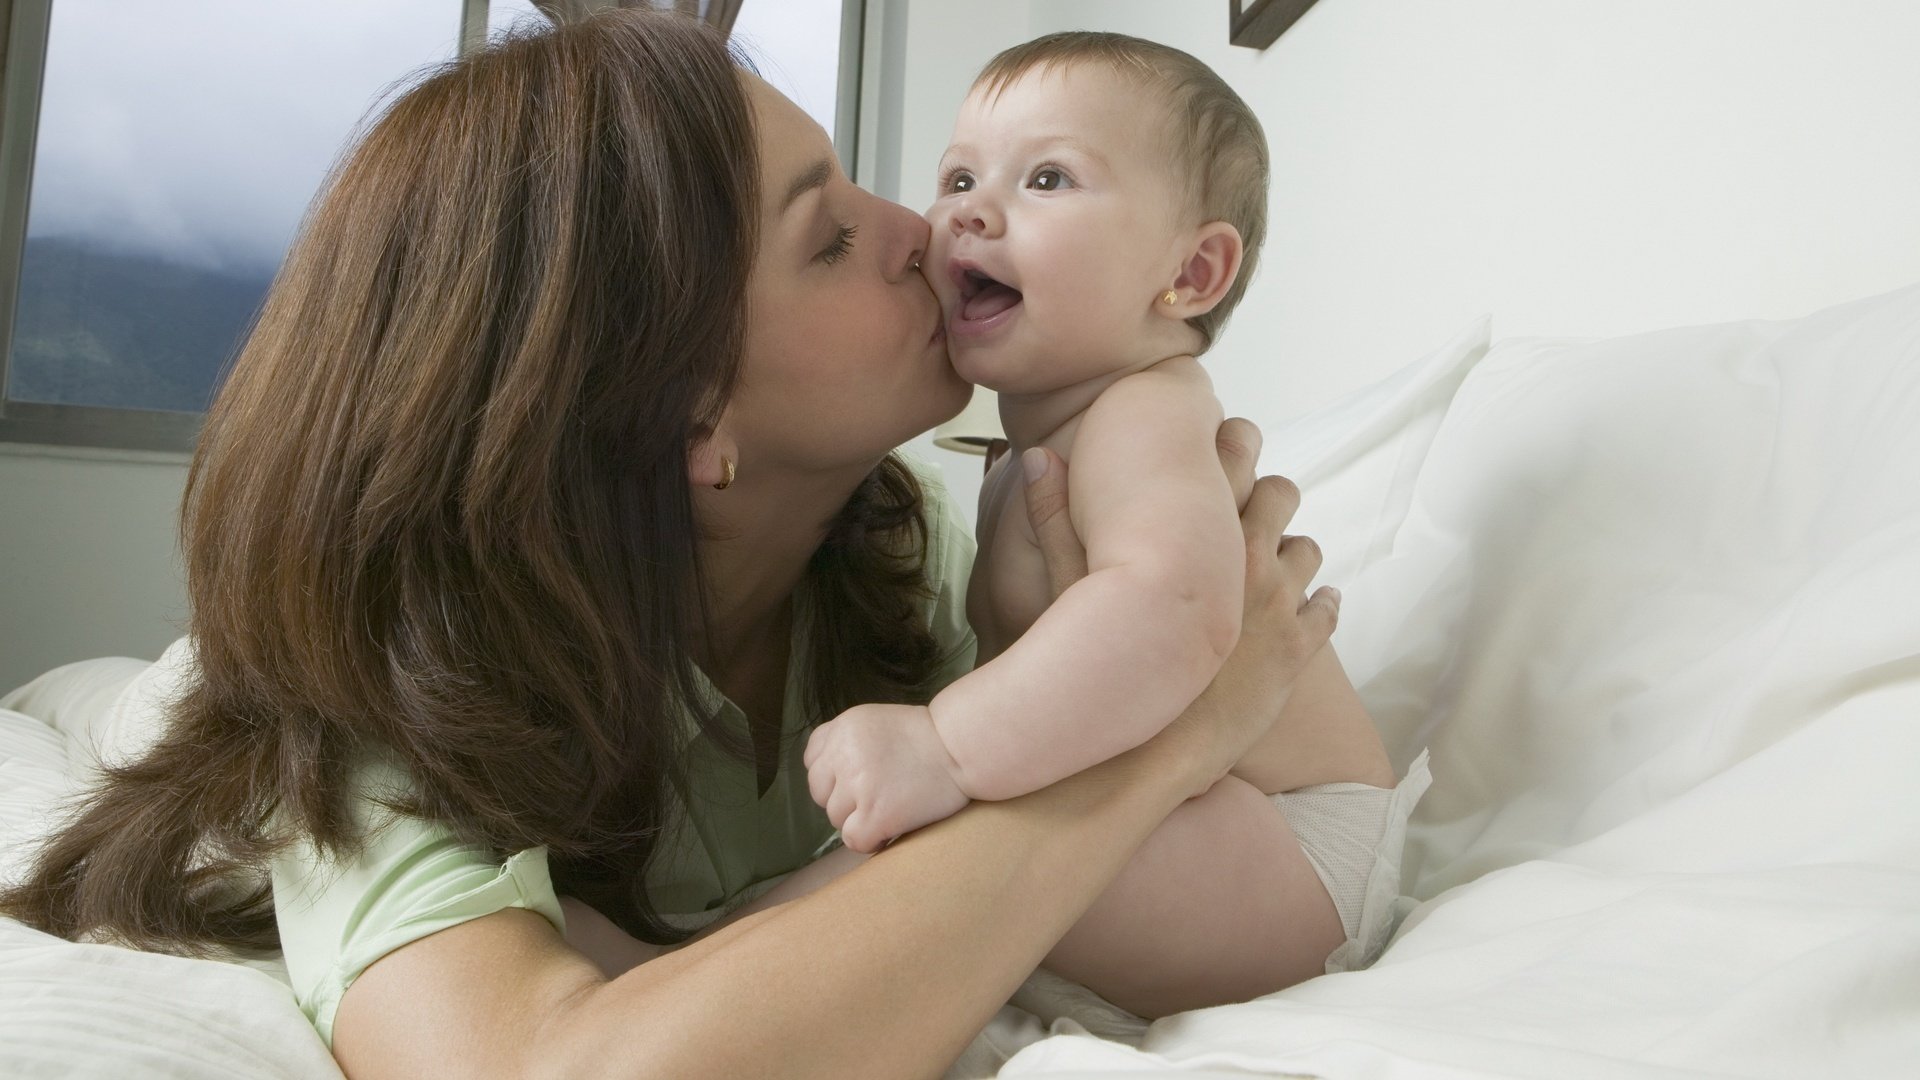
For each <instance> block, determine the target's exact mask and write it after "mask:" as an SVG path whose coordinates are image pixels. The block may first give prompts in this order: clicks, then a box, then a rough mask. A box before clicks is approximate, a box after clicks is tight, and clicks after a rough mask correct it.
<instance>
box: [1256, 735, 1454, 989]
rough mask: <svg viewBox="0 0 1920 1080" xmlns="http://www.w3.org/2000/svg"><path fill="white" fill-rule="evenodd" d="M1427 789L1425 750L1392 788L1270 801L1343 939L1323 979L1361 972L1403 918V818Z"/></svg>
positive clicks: (1332, 787)
mask: <svg viewBox="0 0 1920 1080" xmlns="http://www.w3.org/2000/svg"><path fill="white" fill-rule="evenodd" d="M1432 783H1433V774H1432V773H1431V772H1429V771H1428V769H1427V752H1426V751H1425V750H1422V751H1420V756H1419V757H1417V758H1414V759H1413V764H1411V765H1409V766H1407V775H1406V776H1405V777H1403V778H1401V780H1400V783H1398V784H1396V785H1395V786H1393V787H1391V788H1377V787H1374V786H1372V785H1371V784H1315V785H1314V786H1313V787H1304V788H1300V789H1298V790H1295V791H1286V792H1282V793H1280V794H1278V795H1274V796H1270V797H1271V798H1272V800H1273V805H1275V806H1277V807H1279V808H1280V813H1281V814H1282V815H1283V816H1285V817H1286V819H1287V825H1288V826H1289V827H1291V828H1292V829H1293V835H1294V836H1295V838H1297V839H1298V840H1299V841H1300V849H1301V850H1302V851H1304V852H1306V854H1307V861H1308V862H1310V863H1312V864H1313V870H1314V873H1316V874H1319V875H1320V884H1322V885H1324V886H1326V889H1327V895H1328V896H1331V897H1333V906H1334V908H1335V909H1336V910H1338V911H1339V912H1340V924H1341V925H1342V926H1344V927H1345V928H1346V931H1347V940H1346V941H1344V942H1342V943H1341V944H1340V947H1339V948H1337V949H1335V950H1333V952H1332V954H1331V955H1329V956H1328V957H1327V974H1329V975H1332V974H1335V973H1337V972H1341V971H1357V970H1359V969H1361V968H1364V967H1366V966H1367V965H1369V964H1371V963H1373V962H1374V960H1376V959H1378V958H1379V956H1380V950H1382V949H1384V948H1386V947H1387V939H1388V938H1390V937H1392V936H1393V931H1394V929H1395V928H1396V927H1397V926H1398V925H1399V923H1400V919H1401V917H1402V916H1403V915H1404V914H1405V912H1404V911H1403V910H1402V909H1401V908H1400V905H1399V899H1400V860H1401V856H1402V855H1403V854H1405V852H1406V846H1407V818H1409V817H1411V816H1412V815H1413V808H1414V807H1415V806H1417V805H1419V802H1420V797H1421V796H1422V795H1425V794H1426V793H1427V786H1428V785H1429V784H1432Z"/></svg>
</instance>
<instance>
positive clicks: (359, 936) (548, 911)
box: [272, 764, 566, 1049]
mask: <svg viewBox="0 0 1920 1080" xmlns="http://www.w3.org/2000/svg"><path fill="white" fill-rule="evenodd" d="M403 781H404V774H403V773H401V772H400V771H399V770H397V769H394V768H392V767H390V766H385V765H381V764H369V765H366V766H363V767H362V769H361V770H360V772H359V773H358V774H357V776H356V786H357V787H358V788H359V792H360V794H361V796H362V797H361V798H360V800H359V801H358V803H357V804H356V805H357V806H358V808H359V809H358V810H357V811H356V818H358V819H359V821H358V823H359V824H361V826H362V827H363V828H366V827H367V826H369V825H373V826H376V827H375V828H374V829H372V830H371V832H372V835H371V838H370V839H369V841H368V842H367V845H366V847H365V848H364V849H363V850H362V851H361V852H360V853H359V855H358V856H357V857H355V858H353V859H351V860H349V861H347V862H345V863H341V862H336V861H332V860H322V859H321V858H319V857H318V855H317V854H316V853H315V851H314V849H313V848H312V846H311V845H310V844H309V843H308V842H306V841H301V842H298V843H296V844H294V845H291V846H290V847H288V848H287V849H286V850H284V851H282V852H281V853H280V855H278V856H277V857H276V858H275V859H274V861H273V865H272V874H273V903H274V914H275V917H276V919H277V920H278V922H279V927H280V943H281V948H282V950H283V951H284V953H285V957H286V963H287V975H288V979H289V981H291V983H292V984H293V991H294V996H295V998H296V999H297V1000H298V1001H299V1003H300V1008H301V1009H302V1011H304V1012H305V1013H306V1014H307V1017H308V1019H310V1020H312V1021H313V1026H314V1029H315V1030H316V1031H318V1032H319V1033H320V1038H321V1040H322V1041H324V1042H325V1043H326V1044H327V1047H328V1048H329V1049H331V1048H332V1046H333V1018H334V1013H335V1011H336V1010H337V1009H338V1008H339V1006H340V998H341V995H343V994H345V993H346V990H347V987H349V986H351V985H353V981H354V980H355V979H357V978H359V976H360V973H361V972H362V971H365V970H366V969H367V968H368V967H369V966H370V965H372V964H373V962H374V961H375V960H378V959H380V958H381V957H382V956H385V955H386V954H388V953H390V952H392V951H393V950H395V949H397V948H399V947H401V946H402V945H406V944H408V943H410V942H414V941H418V940H419V939H421V938H423V937H426V936H427V935H429V934H432V933H436V932H438V931H440V930H445V929H447V928H448V927H451V926H457V925H459V924H460V923H463V922H467V921H469V920H471V919H477V918H480V917H481V916H483V915H491V914H493V913H494V912H496V911H501V910H504V909H506V908H526V909H528V910H530V911H537V912H539V913H540V914H541V915H543V916H545V917H546V919H547V921H548V922H550V923H552V924H553V926H554V929H555V930H559V931H561V932H563V933H564V932H565V929H566V922H565V919H564V918H563V916H562V915H561V913H560V901H559V898H558V897H557V896H556V895H555V893H554V889H553V881H552V878H551V877H549V876H548V873H547V851H546V849H545V848H530V849H528V850H526V851H522V852H519V853H517V854H514V855H512V856H510V857H508V858H507V860H506V861H505V862H504V863H502V862H501V861H500V860H498V859H496V858H493V857H491V856H490V855H489V854H488V853H487V852H486V851H485V850H483V849H480V848H477V847H474V846H473V845H470V844H464V843H461V842H460V841H459V840H457V839H456V838H455V837H454V836H453V834H452V832H451V831H450V830H449V829H447V828H446V827H444V826H441V825H437V824H434V823H431V822H427V821H422V820H420V819H417V818H409V817H402V816H399V815H396V814H392V813H391V812H389V811H386V810H384V809H383V808H380V807H378V806H377V805H376V804H375V803H373V802H372V801H371V799H369V798H367V793H368V792H369V791H370V790H371V785H378V784H397V783H401V782H403Z"/></svg>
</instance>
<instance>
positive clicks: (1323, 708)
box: [1233, 645, 1395, 795]
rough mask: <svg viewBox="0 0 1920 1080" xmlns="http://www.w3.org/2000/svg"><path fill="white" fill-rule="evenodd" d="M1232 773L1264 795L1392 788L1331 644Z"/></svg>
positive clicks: (1388, 769)
mask: <svg viewBox="0 0 1920 1080" xmlns="http://www.w3.org/2000/svg"><path fill="white" fill-rule="evenodd" d="M1233 775H1234V776H1238V777H1240V778H1241V779H1242V780H1245V781H1246V782H1247V783H1249V784H1252V785H1253V786H1254V787H1256V788H1259V789H1260V790H1261V791H1264V792H1266V793H1267V794H1269V795H1274V794H1278V793H1280V792H1282V791H1293V790H1294V789H1296V788H1303V787H1307V786H1309V785H1312V784H1338V783H1348V782H1351V783H1356V784H1372V785H1373V786H1375V787H1392V786H1393V785H1394V783H1395V777H1394V775H1393V764H1392V763H1391V762H1389V761H1388V760H1387V751H1386V747H1385V746H1384V745H1383V744H1382V743H1381V742H1380V732H1379V730H1378V729H1377V728H1375V727H1374V725H1373V717H1372V716H1371V715H1370V714H1369V713H1368V712H1367V707H1366V706H1365V705H1363V704H1361V703H1360V695H1359V694H1357V693H1355V692H1354V689H1353V682H1352V680H1350V679H1348V678H1347V671H1346V669H1345V668H1343V667H1341V666H1340V658H1339V657H1338V656H1336V655H1334V651H1333V646H1332V645H1328V646H1327V647H1326V648H1324V649H1321V650H1320V652H1319V653H1318V654H1317V655H1315V656H1314V658H1313V659H1312V660H1311V661H1309V662H1308V664H1307V666H1306V668H1305V669H1304V670H1303V671H1301V673H1300V676H1299V678H1297V679H1295V680H1294V683H1293V690H1292V692H1291V693H1289V694H1288V695H1287V701H1286V704H1285V705H1284V706H1283V707H1282V708H1281V710H1280V718H1279V719H1278V720H1276V721H1274V725H1273V727H1271V728H1269V729H1267V733H1266V734H1265V735H1264V736H1262V737H1261V739H1260V741H1259V742H1257V743H1255V744H1254V745H1253V749H1251V750H1249V751H1247V753H1246V755H1245V756H1244V757H1242V758H1241V759H1240V763H1239V764H1237V765H1235V766H1234V767H1233Z"/></svg>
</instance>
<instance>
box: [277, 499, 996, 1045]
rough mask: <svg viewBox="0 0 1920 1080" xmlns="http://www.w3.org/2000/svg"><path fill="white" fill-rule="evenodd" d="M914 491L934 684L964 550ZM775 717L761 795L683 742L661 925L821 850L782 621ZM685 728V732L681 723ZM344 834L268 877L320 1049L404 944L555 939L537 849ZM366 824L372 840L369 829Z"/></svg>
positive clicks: (949, 649)
mask: <svg viewBox="0 0 1920 1080" xmlns="http://www.w3.org/2000/svg"><path fill="white" fill-rule="evenodd" d="M911 464H913V466H914V471H915V473H916V474H918V475H919V477H920V481H921V483H922V485H923V486H924V487H925V488H926V492H927V524H928V537H927V578H928V583H929V584H930V585H931V586H932V588H933V598H932V601H931V602H930V603H929V605H928V611H927V619H928V627H929V629H930V630H931V631H932V633H933V636H934V640H935V641H937V642H938V643H939V644H940V646H941V648H942V651H943V656H944V659H943V661H942V663H941V665H940V668H939V671H938V673H937V676H936V684H935V685H936V686H944V685H945V684H946V683H949V682H951V681H953V680H954V679H957V678H959V677H960V676H961V675H963V674H965V673H966V672H967V671H969V670H971V669H972V667H973V658H974V637H973V632H972V631H971V630H970V629H969V628H968V626H967V619H966V587H967V574H968V572H969V570H970V569H971V567H972V564H973V538H972V536H971V535H970V534H969V533H968V531H967V529H966V527H965V525H964V523H963V522H962V521H961V520H960V519H959V518H958V516H957V515H956V514H955V513H954V509H953V503H952V500H951V498H950V497H949V496H948V495H947V492H946V486H945V485H944V484H943V483H941V481H940V479H939V476H938V474H937V473H935V472H934V471H933V470H932V469H931V468H930V467H928V466H926V465H923V464H921V463H918V462H912V463H911ZM793 627H794V629H793V637H792V639H791V642H790V646H791V652H790V653H789V657H788V662H787V672H788V674H787V686H786V696H785V705H784V711H783V717H784V719H783V721H782V733H783V737H784V745H783V749H782V753H783V755H784V757H783V760H782V761H781V762H780V767H779V771H778V772H777V773H776V775H775V776H774V779H773V783H772V785H771V786H770V787H769V788H768V789H767V792H766V794H765V795H761V794H759V791H758V788H759V785H758V782H757V780H756V778H755V775H754V767H753V766H752V765H751V764H749V763H746V762H741V761H739V760H737V759H734V758H730V757H728V756H726V755H725V754H723V753H721V752H720V751H719V750H718V749H717V748H715V747H714V746H713V745H712V744H711V743H710V742H709V741H708V740H707V739H705V738H704V737H695V738H694V741H693V742H692V743H691V744H690V745H689V754H688V757H687V766H688V777H689V786H690V791H688V792H684V793H683V798H682V800H681V803H680V810H681V814H682V816H681V820H680V822H679V827H678V828H677V829H676V830H675V831H674V833H673V838H672V841H671V842H670V843H669V844H668V845H667V847H666V849H665V850H663V851H662V852H661V854H660V855H659V856H656V858H655V859H654V861H653V863H652V865H651V866H650V867H649V868H648V873H647V883H646V884H647V891H648V896H649V898H650V899H651V900H652V901H653V903H654V904H655V906H656V907H657V908H658V909H659V910H660V912H661V914H662V915H663V916H664V917H666V918H667V919H668V921H671V922H675V923H678V924H680V925H682V926H685V927H689V928H691V927H696V926H700V925H703V924H705V923H707V922H710V921H712V920H713V919H715V918H718V917H719V916H720V915H722V914H724V913H725V912H727V911H729V910H732V909H733V908H736V907H738V906H740V905H743V904H746V903H748V902H750V901H751V900H752V899H753V898H754V897H756V896H758V895H760V894H761V893H763V892H765V891H766V890H767V889H770V888H772V887H773V885H774V884H775V883H777V882H778V881H779V880H780V879H782V878H784V877H785V876H786V875H787V874H789V873H791V872H793V871H794V870H796V869H798V868H800V867H801V866H804V865H805V864H806V863H808V862H810V861H812V859H813V858H814V857H816V856H817V855H818V854H820V853H821V852H822V851H823V850H824V849H825V848H827V847H829V846H830V844H831V842H832V841H833V840H834V839H835V837H834V832H833V828H832V826H831V824H830V823H829V822H828V821H827V818H826V812H825V811H823V810H821V809H820V808H819V807H818V806H816V805H814V802H813V799H812V797H811V796H810V795H809V794H808V792H807V780H806V777H807V773H806V768H805V766H804V765H803V764H802V763H801V755H802V754H803V753H804V752H805V748H806V739H805V737H804V729H805V727H806V721H807V713H808V701H807V700H806V695H805V679H804V674H805V672H806V669H807V665H808V663H809V661H810V658H811V657H812V655H813V654H812V647H811V643H810V642H809V640H808V638H807V634H806V620H805V619H801V618H795V619H794V620H793ZM700 684H701V687H702V689H703V691H704V692H705V693H707V694H709V695H710V696H711V697H710V701H711V702H712V703H715V704H717V705H718V707H719V717H720V720H721V722H722V723H725V724H728V725H731V726H732V727H733V728H735V729H736V730H738V731H739V732H740V733H741V734H742V735H744V734H745V732H746V716H745V714H744V713H742V712H741V711H740V709H739V708H738V707H736V706H735V705H734V704H733V703H732V702H730V701H727V700H726V699H725V698H724V697H722V696H721V694H720V692H719V691H718V690H716V689H714V688H713V686H712V684H711V683H708V682H707V681H706V678H705V676H704V675H702V676H701V677H700ZM684 719H685V723H686V726H687V730H688V731H689V732H690V733H694V732H697V730H698V729H697V728H695V727H694V725H693V720H692V718H691V717H690V716H687V717H685V718H684ZM355 782H356V785H357V786H359V788H360V790H362V791H363V792H371V791H373V790H377V789H384V790H393V791H398V790H401V789H403V787H404V785H405V784H406V783H407V777H406V775H405V773H404V772H402V771H400V770H399V769H397V768H394V767H393V766H391V765H387V764H383V763H373V764H369V765H368V766H366V767H363V768H362V769H361V770H360V771H359V773H358V774H357V775H356V778H355ZM355 824H356V825H358V826H359V827H360V828H361V829H362V830H365V831H366V832H367V833H369V834H370V835H371V839H370V840H369V842H368V843H367V846H366V848H365V849H364V851H363V852H362V853H361V854H360V855H359V856H358V857H357V858H356V859H354V860H353V861H352V862H350V863H347V864H344V865H342V864H340V863H336V862H332V861H326V860H321V859H319V858H318V857H317V856H316V855H315V854H314V852H313V850H312V848H311V847H310V846H309V845H307V844H306V843H304V842H302V843H300V844H296V845H294V846H292V847H290V848H288V849H287V850H286V851H285V852H283V853H282V854H281V855H280V856H279V857H278V858H276V859H275V861H274V863H273V866H272V873H273V902H274V913H275V916H276V918H277V919H278V921H279V925H280V941H281V947H282V949H283V951H284V953H285V957H286V964H287V975H288V978H289V980H290V981H291V982H292V984H293V990H294V995H295V997H296V998H297V999H298V1000H299V1002H300V1007H301V1008H302V1009H303V1010H305V1011H306V1013H307V1015H308V1016H309V1017H310V1018H311V1019H312V1020H313V1025H314V1027H315V1028H316V1029H317V1030H318V1031H319V1032H320V1037H321V1038H322V1039H323V1040H325V1041H326V1043H327V1045H328V1046H329V1047H331V1046H332V1045H333V1017H334V1011H335V1010H336V1009H337V1008H338V1007H339V1004H340V997H341V995H342V994H344V993H346V989H347V987H348V986H350V985H352V983H353V980H354V979H356V978H358V977H359V975H360V973H361V972H362V971H364V970H366V968H367V967H368V965H370V964H372V963H373V962H374V961H375V960H378V959H379V958H380V957H382V956H384V955H386V954H387V953H389V952H392V951H393V950H394V949H397V948H399V947H400V946H402V945H405V944H407V943H409V942H412V941H417V940H419V939H420V938H423V937H426V936H427V935H429V934H432V933H435V932H436V931H440V930H444V929H446V928H448V927H450V926H456V925H458V924H460V923H463V922H466V921H467V920H469V919H477V918H479V917H481V916H482V915H490V914H492V913H493V912H496V911H499V910H501V909H503V908H513V907H517V908H527V909H529V910H532V911H537V912H539V913H540V914H542V915H544V916H546V918H547V920H548V921H549V922H551V923H553V925H554V927H555V928H556V929H561V930H563V931H564V929H565V925H564V921H563V919H562V917H561V914H560V904H559V900H558V898H557V897H556V896H555V894H554V888H553V882H552V879H551V878H550V877H549V876H548V873H547V852H546V849H545V848H531V849H528V850H526V851H522V852H519V853H517V854H515V855H512V856H510V857H509V858H507V860H506V861H505V862H504V863H502V862H500V861H499V860H497V859H494V858H491V857H490V856H489V855H488V854H487V852H485V851H484V850H482V849H479V848H476V847H473V846H470V845H466V844H462V843H460V842H459V841H458V840H456V839H455V838H454V837H453V835H452V833H451V831H450V830H449V829H447V828H446V827H445V826H443V825H439V824H436V823H433V822H427V821H422V820H420V819H417V818H409V817H400V816H398V815H394V814H392V813H390V812H388V811H385V810H382V809H380V808H378V807H377V806H376V805H375V804H374V803H373V802H372V801H371V800H367V799H363V800H361V801H360V802H359V803H357V804H356V810H355ZM376 826H377V828H376Z"/></svg>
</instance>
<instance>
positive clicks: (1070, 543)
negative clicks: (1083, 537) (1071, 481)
mask: <svg viewBox="0 0 1920 1080" xmlns="http://www.w3.org/2000/svg"><path fill="white" fill-rule="evenodd" d="M1020 468H1021V470H1022V471H1023V472H1024V473H1025V475H1026V482H1027V489H1026V491H1027V520H1028V521H1030V522H1032V523H1033V535H1034V538H1035V539H1037V540H1039V542H1040V554H1041V556H1042V557H1043V558H1044V559H1046V561H1047V582H1048V584H1049V586H1051V588H1052V590H1053V597H1052V599H1059V597H1060V594H1061V593H1063V592H1066V591H1067V587H1068V586H1070V585H1072V584H1073V583H1074V582H1076V581H1079V580H1080V579H1081V578H1083V577H1086V576H1087V549H1086V548H1085V547H1083V546H1081V544H1080V535H1079V534H1078V533H1076V532H1074V531H1073V519H1072V516H1071V515H1069V514H1068V513H1067V463H1066V462H1064V461H1062V460H1060V455H1058V454H1055V453H1054V452H1053V451H1051V450H1048V449H1047V448H1046V447H1044V446H1036V447H1033V448H1031V449H1029V450H1027V451H1026V452H1025V453H1023V454H1021V455H1020Z"/></svg>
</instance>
